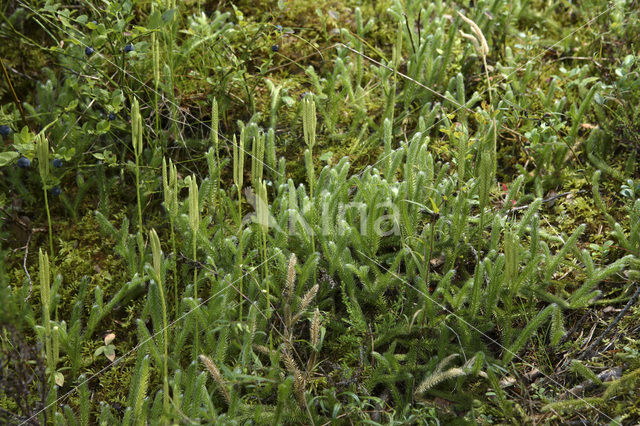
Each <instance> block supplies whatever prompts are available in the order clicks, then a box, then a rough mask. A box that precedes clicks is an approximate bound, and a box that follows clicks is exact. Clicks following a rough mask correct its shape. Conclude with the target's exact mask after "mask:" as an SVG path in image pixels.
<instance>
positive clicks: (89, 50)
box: [84, 46, 93, 56]
mask: <svg viewBox="0 0 640 426" xmlns="http://www.w3.org/2000/svg"><path fill="white" fill-rule="evenodd" d="M84 54H85V55H87V56H91V55H93V47H91V46H87V47H85V48H84Z"/></svg>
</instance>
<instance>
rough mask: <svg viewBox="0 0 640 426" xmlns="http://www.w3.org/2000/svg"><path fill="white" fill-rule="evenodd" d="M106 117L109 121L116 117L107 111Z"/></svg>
mask: <svg viewBox="0 0 640 426" xmlns="http://www.w3.org/2000/svg"><path fill="white" fill-rule="evenodd" d="M107 118H108V119H109V121H113V120H115V119H116V115H115V114H114V113H112V112H110V113H109V115H108V116H107Z"/></svg>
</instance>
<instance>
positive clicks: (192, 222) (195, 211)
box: [188, 175, 200, 356]
mask: <svg viewBox="0 0 640 426" xmlns="http://www.w3.org/2000/svg"><path fill="white" fill-rule="evenodd" d="M188 201H189V227H190V228H191V238H192V242H191V250H192V251H191V255H192V259H193V261H194V263H195V264H196V265H197V262H198V256H197V248H198V230H199V228H200V204H199V195H198V182H197V181H196V176H195V175H193V176H191V179H190V180H189V200H188ZM193 299H194V300H195V303H196V306H197V305H198V304H199V303H200V302H199V301H198V268H197V267H194V268H193ZM194 337H195V339H194V340H195V343H194V347H195V351H196V352H195V353H196V356H197V355H198V354H199V352H200V345H199V332H198V321H196V328H195V336H194Z"/></svg>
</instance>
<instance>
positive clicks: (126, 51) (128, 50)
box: [124, 43, 136, 53]
mask: <svg viewBox="0 0 640 426" xmlns="http://www.w3.org/2000/svg"><path fill="white" fill-rule="evenodd" d="M134 50H136V49H134V48H133V44H131V43H129V44H127V45H126V46H125V47H124V53H129V52H133V51H134Z"/></svg>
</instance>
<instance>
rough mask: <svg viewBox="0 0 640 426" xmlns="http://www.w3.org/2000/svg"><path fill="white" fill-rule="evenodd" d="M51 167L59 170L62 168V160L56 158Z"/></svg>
mask: <svg viewBox="0 0 640 426" xmlns="http://www.w3.org/2000/svg"><path fill="white" fill-rule="evenodd" d="M53 167H54V168H56V169H59V168H60V167H62V160H61V159H59V158H56V159H54V160H53Z"/></svg>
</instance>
